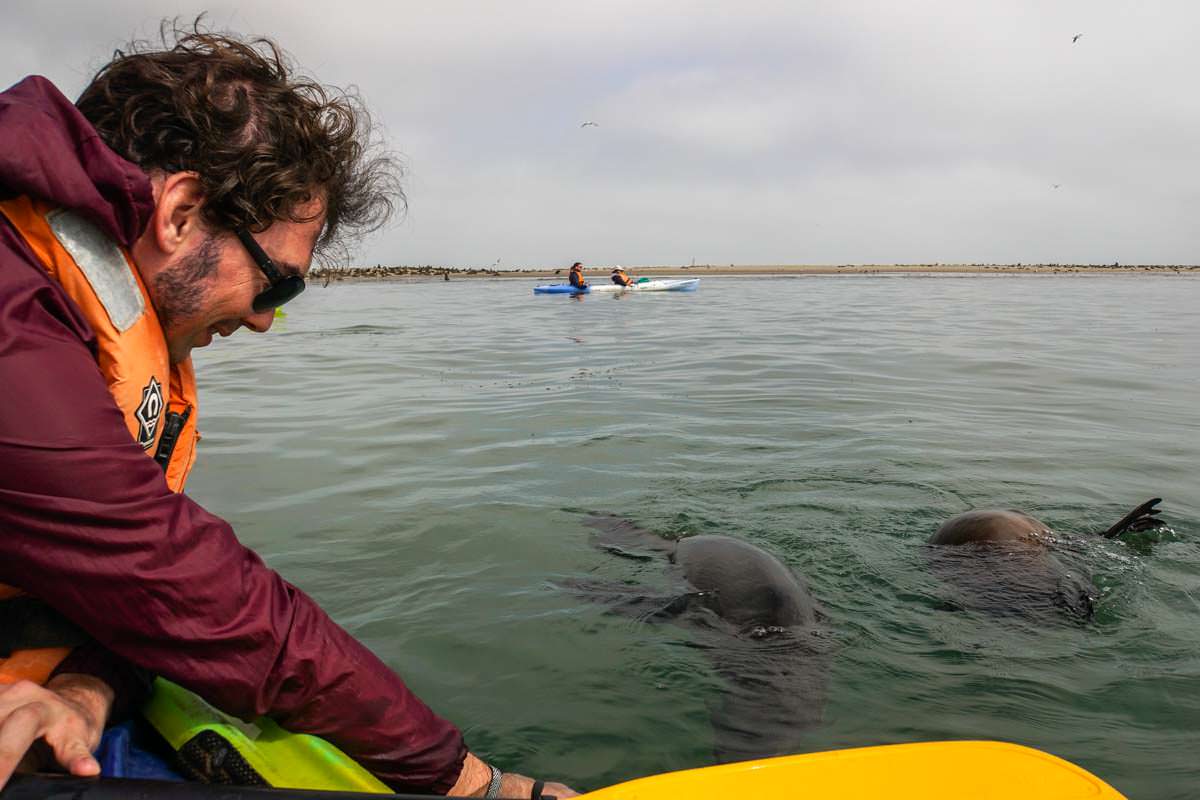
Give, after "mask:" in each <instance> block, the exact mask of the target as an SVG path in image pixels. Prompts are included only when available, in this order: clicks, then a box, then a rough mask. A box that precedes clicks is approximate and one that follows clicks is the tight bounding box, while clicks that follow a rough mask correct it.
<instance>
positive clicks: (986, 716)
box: [190, 276, 1200, 798]
mask: <svg viewBox="0 0 1200 800" xmlns="http://www.w3.org/2000/svg"><path fill="white" fill-rule="evenodd" d="M531 287H532V282H525V281H519V280H497V281H489V282H484V281H479V282H450V283H442V282H437V283H410V284H403V283H371V284H357V285H341V286H335V287H332V288H329V289H325V290H321V289H317V288H314V289H312V290H310V291H309V292H308V293H306V294H305V295H303V296H302V297H301V298H299V300H297V301H296V302H295V303H294V304H293V306H289V308H288V311H289V315H288V317H287V318H286V319H282V320H279V321H278V322H277V323H276V327H275V328H274V329H273V330H272V331H271V332H270V334H268V335H266V336H251V335H247V334H240V335H239V336H238V337H235V338H234V339H231V340H222V341H219V342H217V343H216V344H215V345H214V346H213V347H212V348H210V349H209V350H207V351H204V352H202V353H200V354H199V355H198V358H197V361H198V372H199V374H200V382H201V429H202V432H203V434H204V441H203V443H202V450H201V454H200V464H199V466H198V468H197V470H196V472H195V473H194V477H193V479H192V483H191V487H190V490H191V492H192V494H193V495H194V496H195V497H196V498H197V499H199V500H200V501H201V502H202V503H204V504H205V505H206V506H207V507H209V508H210V509H212V510H214V511H216V512H218V513H220V514H222V515H223V516H225V517H227V518H228V519H230V520H231V521H232V522H233V523H234V525H235V527H236V529H237V530H238V531H239V534H240V536H241V537H242V539H243V540H244V541H246V542H247V543H249V544H250V545H252V546H253V547H255V548H257V549H258V550H259V551H260V552H261V553H262V554H263V555H264V556H265V557H266V559H267V560H268V562H269V563H271V564H272V565H273V566H274V567H275V568H277V569H278V570H280V571H281V572H282V573H283V574H284V575H285V576H286V577H288V578H289V579H290V580H292V581H293V582H295V583H297V584H298V585H300V586H301V587H303V588H304V589H306V590H307V591H308V592H309V593H311V594H312V595H314V596H315V597H316V598H317V599H318V600H319V601H320V602H321V603H322V604H323V605H324V606H325V607H326V608H327V609H328V610H329V611H330V612H331V613H332V614H333V616H334V617H335V618H336V619H338V620H339V621H340V622H341V623H342V624H343V625H345V626H346V627H347V628H349V629H350V630H351V631H353V632H354V633H355V634H356V635H357V636H359V637H360V638H362V639H363V640H364V641H366V642H367V643H368V644H369V645H370V646H371V647H372V648H373V649H375V650H376V651H377V652H378V653H380V654H381V655H382V656H383V658H384V659H385V660H387V661H388V662H389V663H390V664H392V665H393V666H394V667H395V668H396V669H397V670H398V671H399V672H400V673H401V674H402V675H404V676H405V677H406V679H407V680H408V681H409V683H410V684H411V685H412V686H413V687H414V688H415V689H416V690H417V691H418V692H419V694H421V696H422V697H424V698H425V699H426V700H427V702H429V703H430V704H431V705H432V706H433V707H434V708H435V709H437V710H438V711H439V712H441V713H442V714H444V715H446V716H448V717H449V718H451V719H453V720H454V721H456V722H457V723H458V724H459V725H460V726H462V727H463V728H464V730H465V732H466V735H467V738H468V742H469V743H470V745H471V746H472V748H473V749H475V750H476V751H478V752H479V753H480V754H481V755H484V756H485V757H488V758H494V759H495V760H497V762H498V763H500V764H502V765H505V766H507V767H510V768H515V769H520V770H522V771H525V772H527V773H529V774H536V775H541V776H546V777H557V778H561V779H564V780H567V781H568V782H571V783H573V784H576V785H577V786H578V787H580V788H592V787H596V786H599V785H602V784H606V783H610V782H613V781H616V780H619V779H623V778H627V777H631V776H636V775H641V774H647V773H653V772H661V771H665V770H669V769H677V768H682V767H690V766H697V765H702V764H705V763H709V762H710V761H711V758H712V744H713V734H712V729H711V724H710V718H709V706H710V705H711V704H713V703H714V702H716V701H717V700H718V699H719V698H720V696H721V693H722V691H723V689H724V685H723V681H722V679H721V678H720V677H718V676H717V675H716V674H715V673H714V670H713V667H712V665H711V663H710V662H709V661H708V660H707V659H706V658H705V656H704V653H703V652H702V650H701V649H699V648H697V647H694V646H691V645H692V644H694V642H693V636H692V634H691V633H690V632H689V631H688V630H686V629H684V628H681V627H678V626H674V625H670V624H664V625H659V624H649V623H645V622H636V621H631V620H629V619H626V618H624V617H621V616H618V615H613V614H608V613H605V610H604V608H603V607H600V606H597V605H593V604H590V603H589V602H587V601H586V600H584V599H581V598H580V597H579V596H577V595H576V594H573V593H571V592H568V591H565V590H564V589H563V588H561V587H562V585H563V584H564V582H569V581H571V580H578V579H589V580H607V581H615V582H626V583H628V584H629V585H630V586H631V591H634V590H635V584H642V583H644V584H648V585H655V581H660V582H661V574H662V565H661V563H658V562H653V561H651V562H633V561H628V560H624V559H618V558H614V557H612V556H611V555H609V554H606V553H604V552H601V551H599V550H597V549H595V548H593V547H592V546H591V545H590V544H589V539H588V529H587V528H586V527H585V526H584V525H583V519H584V516H585V514H586V513H588V512H596V511H599V512H612V513H616V514H619V515H622V516H626V517H629V518H631V519H633V520H635V521H636V522H637V523H638V524H639V525H641V526H642V527H645V528H648V529H651V530H654V531H657V532H661V533H662V534H664V535H670V536H677V535H680V534H684V533H694V532H706V533H714V532H716V533H726V534H729V535H732V536H737V537H741V538H744V539H746V540H748V541H751V542H754V543H757V544H759V545H761V546H763V547H765V548H767V549H769V550H770V551H772V552H774V553H775V554H777V555H778V556H780V557H781V558H782V559H783V560H784V561H786V562H787V563H788V564H789V565H791V566H792V567H793V568H794V569H796V570H797V571H799V572H801V573H803V574H804V575H805V576H807V579H808V581H809V583H810V584H811V586H812V589H813V592H814V593H815V594H816V595H817V597H818V598H819V600H820V602H821V604H822V606H823V608H824V610H825V613H826V615H827V617H828V622H829V627H830V629H831V631H832V634H831V635H832V636H833V638H834V641H835V650H834V652H833V655H832V658H831V659H830V661H829V665H828V668H829V670H830V674H829V676H828V702H827V704H826V706H825V710H824V717H823V722H822V723H821V724H820V725H818V726H817V727H815V728H814V729H812V730H811V732H810V733H809V735H808V736H807V737H806V739H805V742H806V749H809V750H819V749H828V748H834V747H848V746H859V745H871V744H882V743H893V742H907V741H919V740H934V739H947V738H950V739H954V738H991V739H1004V740H1009V741H1015V742H1021V743H1024V744H1028V745H1032V746H1035V747H1040V748H1043V749H1046V750H1049V751H1050V752H1053V753H1056V754H1058V755H1061V756H1063V757H1066V758H1068V759H1071V760H1072V761H1075V762H1077V763H1079V764H1081V765H1082V766H1084V767H1086V768H1088V769H1090V770H1092V771H1094V772H1096V773H1097V774H1099V775H1100V776H1101V777H1104V778H1105V779H1106V780H1108V781H1109V782H1110V783H1112V784H1113V785H1114V786H1116V787H1117V788H1118V789H1120V790H1122V791H1124V792H1125V793H1127V794H1129V795H1130V796H1132V797H1137V798H1165V797H1182V796H1187V795H1188V794H1189V793H1190V792H1191V791H1192V790H1193V789H1194V787H1196V786H1200V764H1198V763H1197V760H1196V746H1197V744H1198V743H1200V501H1198V499H1197V497H1196V492H1195V490H1196V488H1197V477H1196V476H1197V469H1198V466H1200V355H1197V354H1198V353H1200V281H1198V280H1196V279H1194V278H1189V277H1157V276H1156V277H1138V276H1028V277H1012V276H1004V277H985V276H969V277H957V276H904V277H881V276H863V277H848V276H838V277H805V278H792V279H779V278H776V279H750V278H726V279H721V278H705V279H704V281H703V283H702V285H701V288H700V291H699V292H697V293H695V294H685V295H677V294H646V295H639V296H630V297H599V296H597V297H585V298H582V299H580V300H572V299H570V298H566V297H562V296H549V297H535V296H533V295H532V293H531V292H530V289H531ZM1155 496H1161V497H1163V498H1165V502H1164V508H1165V517H1166V518H1167V520H1168V521H1169V522H1170V524H1171V529H1170V530H1168V531H1164V532H1160V533H1151V534H1140V535H1138V536H1135V537H1133V539H1132V540H1131V541H1130V542H1128V543H1125V542H1121V541H1108V540H1104V539H1099V538H1093V537H1089V536H1087V532H1089V531H1095V530H1103V529H1105V528H1107V527H1108V526H1109V525H1110V524H1112V523H1113V522H1114V521H1116V519H1118V518H1119V517H1120V516H1121V515H1122V514H1123V513H1124V512H1125V511H1126V510H1127V509H1128V508H1131V507H1132V506H1134V505H1136V504H1137V503H1139V502H1141V501H1142V500H1145V499H1147V498H1149V497H1155ZM995 506H1002V507H1016V508H1022V509H1025V510H1026V511H1029V512H1030V513H1032V514H1034V515H1035V516H1038V517H1040V518H1041V519H1043V520H1045V521H1046V522H1047V523H1049V524H1050V525H1051V526H1052V527H1053V528H1054V529H1055V530H1056V532H1057V533H1058V534H1060V536H1061V538H1062V541H1061V543H1060V550H1061V552H1062V558H1064V559H1066V560H1067V561H1068V563H1070V564H1071V565H1072V566H1074V567H1075V568H1078V569H1080V570H1083V571H1086V572H1088V573H1090V574H1091V576H1092V579H1093V580H1094V581H1095V582H1096V584H1097V585H1098V586H1099V587H1100V588H1101V590H1102V592H1103V593H1102V595H1101V597H1100V598H1099V600H1098V601H1097V611H1096V616H1095V619H1094V620H1093V621H1091V622H1090V623H1086V624H1080V623H1078V622H1073V621H1071V620H1070V619H1069V618H1066V617H1064V618H1063V619H1062V620H1061V621H1059V620H1050V621H1049V622H1046V621H1044V620H1041V621H1036V620H1030V619H1026V618H1023V617H1021V616H1014V617H1011V618H1009V617H1000V616H996V615H994V614H984V613H978V612H973V611H954V610H951V608H950V607H949V606H947V605H946V604H945V603H944V602H943V599H944V597H945V594H944V590H945V585H944V584H943V583H942V581H941V579H940V578H939V577H938V576H936V575H934V574H933V572H932V571H931V570H930V569H929V565H928V562H927V558H926V557H925V555H926V553H925V549H924V548H923V547H922V546H921V543H922V542H923V541H924V540H925V539H926V538H927V537H928V536H929V535H930V533H931V532H932V531H933V530H935V529H936V528H937V526H938V524H939V523H940V522H941V521H942V520H944V519H945V518H947V517H949V516H951V515H953V514H956V513H958V512H960V511H964V510H966V509H969V508H973V507H995Z"/></svg>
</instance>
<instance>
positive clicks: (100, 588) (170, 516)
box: [0, 77, 466, 794]
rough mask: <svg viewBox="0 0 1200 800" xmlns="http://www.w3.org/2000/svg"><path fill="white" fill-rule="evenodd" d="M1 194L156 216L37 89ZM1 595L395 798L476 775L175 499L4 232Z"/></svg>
mask: <svg viewBox="0 0 1200 800" xmlns="http://www.w3.org/2000/svg"><path fill="white" fill-rule="evenodd" d="M0 194H3V195H7V196H13V195H31V196H34V197H38V198H43V199H46V200H49V201H51V202H53V203H55V204H58V205H60V206H65V207H69V208H71V209H74V210H75V211H78V212H80V213H82V214H85V215H86V216H87V217H88V218H90V219H91V220H92V221H93V222H95V223H96V224H97V225H99V226H100V227H101V228H102V229H103V230H104V231H106V232H107V233H108V234H109V235H110V236H112V238H113V239H114V240H116V241H117V242H119V243H120V244H122V245H124V246H126V247H128V246H130V245H131V244H132V243H133V241H134V240H135V239H136V238H137V236H138V235H139V234H140V233H141V231H142V229H143V228H144V226H145V225H146V224H147V223H148V221H149V218H150V214H151V212H152V211H153V207H154V203H153V197H152V193H151V188H150V182H149V180H148V178H147V177H146V175H145V173H143V172H142V171H141V170H140V169H138V168H137V167H136V166H134V165H133V164H130V163H129V162H127V161H125V160H123V159H122V158H120V157H119V156H117V155H116V154H115V153H113V152H112V151H111V150H109V149H108V147H106V146H105V145H104V143H103V142H101V140H100V139H99V137H98V135H97V134H96V132H95V130H93V129H92V127H91V126H90V125H89V124H88V122H87V121H86V120H85V119H84V118H83V117H82V116H81V115H80V114H79V112H78V111H77V110H76V109H75V107H74V106H73V105H72V104H71V103H70V101H68V100H67V99H66V98H65V97H63V96H62V94H60V93H59V92H58V90H57V89H55V88H54V86H53V85H52V84H51V83H50V82H49V81H47V80H45V79H44V78H40V77H31V78H26V79H25V80H23V81H21V82H20V83H18V84H17V85H16V86H14V87H13V88H11V89H9V90H8V91H6V92H3V93H0ZM0 220H2V218H0ZM0 583H7V584H11V585H14V586H19V587H21V588H22V589H25V590H26V591H27V592H29V593H30V594H33V595H36V596H37V597H40V598H42V599H43V600H44V601H46V602H47V603H49V604H50V605H51V606H53V607H55V608H57V609H58V610H59V611H60V612H61V613H62V614H64V615H65V616H66V617H68V618H70V619H71V620H73V621H74V622H75V623H76V624H78V625H79V626H80V627H81V628H83V629H84V630H85V631H87V632H88V633H89V634H91V635H92V636H93V637H95V639H96V640H97V641H98V642H99V643H100V644H102V645H104V646H105V647H107V648H108V649H109V650H111V651H112V652H114V653H116V654H117V655H119V656H121V657H123V658H125V659H128V661H130V662H132V663H133V664H136V665H137V666H139V667H142V668H144V669H147V670H150V671H152V672H154V673H157V674H160V675H163V676H165V677H167V678H170V679H171V680H174V681H176V682H178V683H180V684H182V685H184V686H186V687H188V688H190V689H192V690H193V691H195V692H196V693H198V694H200V695H201V696H203V697H204V698H206V699H207V700H208V701H209V702H211V703H213V704H214V705H216V706H218V707H219V708H221V709H223V710H225V711H227V712H229V713H232V714H236V715H238V716H242V717H247V718H249V717H252V716H257V715H261V714H269V715H271V716H272V717H274V718H275V719H276V720H278V721H279V723H280V724H281V725H283V726H284V727H285V728H287V729H288V730H291V731H295V732H302V733H312V734H316V735H318V736H322V737H324V738H325V739H328V740H329V741H331V742H333V743H334V744H336V745H337V746H338V747H340V748H342V749H343V750H345V751H346V752H347V753H348V754H350V755H351V756H353V757H354V758H355V759H356V760H357V761H358V762H359V763H361V764H362V765H363V766H365V767H366V768H367V769H369V770H370V771H371V772H373V773H374V774H375V775H377V776H378V777H379V778H380V779H381V780H384V781H386V782H387V783H389V784H391V785H392V786H394V787H396V788H397V789H401V790H409V791H434V792H438V793H441V794H445V793H446V792H447V791H448V790H449V789H450V787H451V786H452V785H453V784H454V782H455V781H456V780H457V779H458V774H459V772H460V771H461V770H462V763H463V758H464V757H465V755H466V747H465V745H464V744H463V740H462V736H461V734H460V733H459V732H458V730H457V729H456V728H455V727H454V726H453V725H451V724H450V723H449V722H446V721H445V720H443V719H441V718H440V717H438V716H436V715H435V714H434V713H433V712H432V711H430V710H429V708H428V707H426V706H425V705H424V704H423V703H422V702H421V701H420V700H418V699H417V698H416V696H414V695H413V693H412V692H411V691H409V690H408V688H407V687H406V686H405V685H404V683H403V682H402V681H401V680H400V678H399V677H398V676H397V675H396V674H395V673H394V672H392V670H390V669H389V668H388V667H387V666H386V665H384V664H383V663H382V662H381V661H380V660H379V659H378V658H376V657H375V656H374V655H373V654H372V653H371V652H370V651H368V650H367V649H366V648H365V647H363V646H362V645H361V644H359V643H358V642H357V641H355V640H354V639H353V638H352V637H351V636H350V635H349V634H347V633H346V632H345V631H344V630H342V629H341V628H340V627H338V626H337V625H336V624H335V623H334V622H333V621H332V620H330V618H329V617H328V616H326V614H325V613H324V612H323V611H321V609H320V608H319V607H318V606H317V604H316V603H314V602H313V601H312V600H311V599H310V598H309V597H308V596H307V595H305V594H304V593H303V592H301V591H300V590H299V589H297V588H296V587H294V586H292V585H291V584H289V583H288V582H287V581H285V580H283V579H282V578H281V577H279V575H277V574H276V573H275V572H273V571H272V570H270V569H268V568H267V567H266V566H265V565H264V564H263V562H262V560H261V559H260V558H259V557H258V556H257V555H255V554H254V553H253V552H251V551H250V550H248V549H246V548H245V547H243V546H242V545H241V544H239V543H238V540H237V537H236V536H234V533H233V530H232V529H231V528H230V527H229V524H228V523H226V522H225V521H224V520H222V519H220V518H218V517H215V516H213V515H212V514H210V513H208V512H207V511H205V510H204V509H203V508H201V507H200V506H199V505H197V504H196V503H195V502H193V501H192V500H191V499H189V498H188V497H187V496H186V495H182V494H173V493H172V492H171V491H170V490H168V489H167V484H166V481H165V480H164V478H163V473H162V470H161V469H160V468H159V466H158V465H157V464H156V463H154V461H153V460H152V459H150V458H147V457H146V454H145V453H144V452H143V450H142V448H141V447H139V446H138V445H137V444H136V443H135V442H134V441H133V439H132V438H131V437H130V435H129V431H128V429H127V428H126V427H125V423H124V420H123V418H122V415H121V412H120V411H119V410H118V408H117V406H116V404H115V403H114V402H113V400H112V397H111V396H110V395H109V393H108V388H107V387H106V385H105V382H104V379H103V378H102V377H101V374H100V370H99V368H98V367H97V364H96V361H95V340H94V336H93V333H92V330H91V328H90V327H89V326H88V324H87V322H85V321H84V318H83V315H82V313H81V312H80V310H79V308H78V307H77V306H76V305H75V304H74V302H73V301H72V300H71V299H70V298H69V297H68V296H67V295H66V294H65V293H64V292H63V291H62V289H61V288H60V287H59V286H58V285H57V283H55V282H54V281H53V280H52V279H51V278H49V277H48V275H47V273H46V271H45V270H44V269H43V268H42V267H41V266H40V265H39V264H38V262H37V261H36V259H35V257H34V256H33V254H32V253H31V252H30V251H29V250H28V249H27V247H26V246H25V244H24V242H23V241H22V240H21V238H20V236H19V235H18V234H17V233H16V232H15V231H14V230H13V229H12V228H11V226H9V225H8V223H7V222H6V221H0Z"/></svg>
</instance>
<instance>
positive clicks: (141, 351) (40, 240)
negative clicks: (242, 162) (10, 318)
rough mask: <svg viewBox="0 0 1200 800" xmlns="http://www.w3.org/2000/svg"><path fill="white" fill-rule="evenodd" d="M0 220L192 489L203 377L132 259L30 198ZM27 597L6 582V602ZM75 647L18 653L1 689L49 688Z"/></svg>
mask: <svg viewBox="0 0 1200 800" xmlns="http://www.w3.org/2000/svg"><path fill="white" fill-rule="evenodd" d="M0 214H3V215H4V216H5V217H7V218H8V221H9V222H10V223H11V224H12V226H13V228H15V229H16V231H17V232H18V233H19V234H20V235H21V237H22V238H23V239H24V240H25V243H26V244H27V245H28V246H29V249H30V250H31V251H33V254H34V255H35V256H36V257H37V258H38V260H39V261H40V262H41V263H42V266H44V267H45V268H46V271H47V272H48V273H50V275H51V277H53V278H54V279H55V280H56V281H57V282H58V283H59V285H61V286H62V288H63V290H64V291H66V293H67V294H68V295H70V297H71V299H72V300H74V301H75V303H76V304H77V305H78V306H79V308H80V309H81V310H82V311H83V315H84V318H86V319H87V321H88V324H89V325H91V327H92V330H93V332H94V333H95V335H96V343H97V351H98V355H97V367H98V368H99V370H100V373H101V374H102V375H103V376H104V380H105V383H107V384H108V390H109V392H110V393H111V394H112V398H113V400H114V401H115V402H116V404H117V407H118V408H120V409H121V412H122V414H124V416H125V425H126V427H128V428H129V433H130V435H131V436H133V439H134V441H136V442H137V443H138V444H139V445H141V446H142V449H143V450H145V451H146V455H147V456H150V457H151V458H154V460H155V461H157V462H158V463H159V465H160V466H162V468H163V471H164V473H165V474H166V479H167V485H168V486H169V487H170V489H171V491H174V492H180V491H183V485H184V483H185V482H186V481H187V475H188V472H189V471H190V470H191V468H192V464H193V463H194V462H195V460H196V442H197V440H198V439H199V438H200V437H199V435H198V434H197V433H196V380H195V374H194V373H193V371H192V362H191V359H190V358H189V359H187V360H186V361H184V362H182V363H180V364H171V363H170V358H169V357H168V352H167V342H166V339H165V338H164V336H163V331H162V325H161V324H160V323H159V321H158V315H157V314H156V313H155V311H154V306H153V304H152V303H151V302H150V296H149V295H148V294H147V292H146V287H145V285H144V284H143V283H142V279H141V276H140V275H139V274H138V270H137V269H136V268H135V267H134V265H133V261H132V259H131V258H130V256H129V253H128V252H127V251H125V250H124V249H123V248H121V247H119V246H118V245H117V244H116V243H115V242H113V241H112V240H111V239H109V238H108V237H107V236H105V235H104V233H102V232H101V231H100V229H98V228H97V227H96V226H95V225H94V224H92V223H91V222H89V221H88V220H86V219H85V218H83V217H82V216H80V215H79V214H76V213H75V212H72V211H68V210H66V209H61V208H55V207H54V206H52V205H49V204H47V203H44V202H42V201H38V200H32V199H30V198H28V197H18V198H14V199H11V200H4V201H0ZM18 594H20V591H19V590H16V589H14V588H13V587H8V586H3V585H0V602H3V601H4V600H5V599H7V598H8V597H12V596H15V595H18ZM69 652H70V648H69V647H51V648H31V649H21V650H16V651H15V652H13V653H12V654H11V655H9V656H8V657H7V658H3V659H0V683H11V682H13V681H16V680H20V679H27V680H33V681H37V682H39V683H44V682H45V681H46V680H47V679H48V678H49V676H50V673H51V672H52V671H53V670H54V667H56V666H57V665H58V664H59V663H60V662H61V661H62V659H63V658H65V657H66V655H67V653H69Z"/></svg>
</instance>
